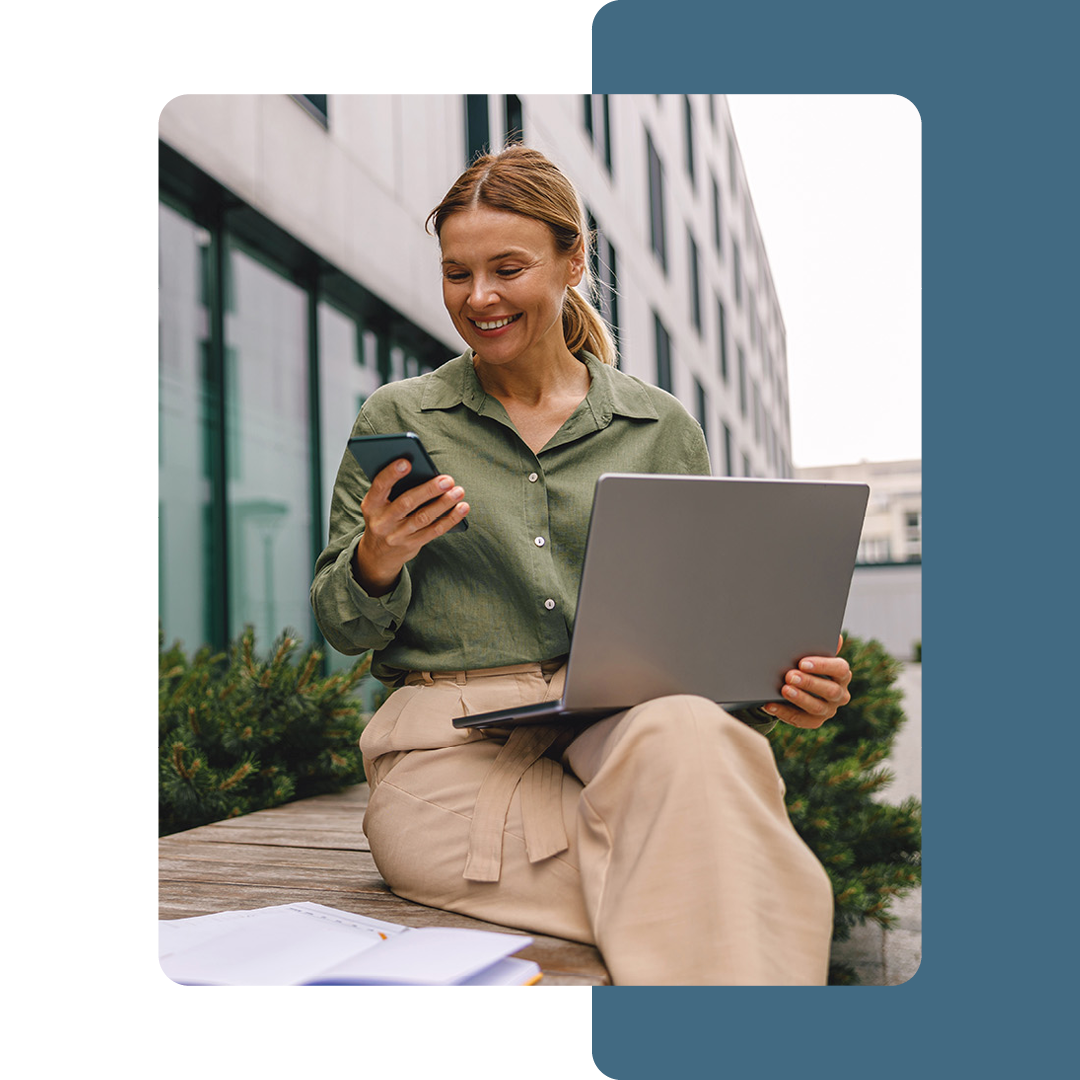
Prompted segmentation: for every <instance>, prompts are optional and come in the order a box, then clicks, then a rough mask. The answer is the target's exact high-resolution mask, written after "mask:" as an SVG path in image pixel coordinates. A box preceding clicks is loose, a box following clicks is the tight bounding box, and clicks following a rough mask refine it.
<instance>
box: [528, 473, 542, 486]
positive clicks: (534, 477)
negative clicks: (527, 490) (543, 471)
mask: <svg viewBox="0 0 1080 1080" xmlns="http://www.w3.org/2000/svg"><path fill="white" fill-rule="evenodd" d="M539 479H540V477H539V476H537V474H536V473H534V472H531V473H529V483H530V484H535V483H536V481H537V480H539Z"/></svg>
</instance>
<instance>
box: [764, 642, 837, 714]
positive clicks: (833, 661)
mask: <svg viewBox="0 0 1080 1080" xmlns="http://www.w3.org/2000/svg"><path fill="white" fill-rule="evenodd" d="M850 682H851V668H850V667H848V664H847V661H846V660H843V659H842V658H840V657H838V656H807V657H804V658H803V659H802V660H800V661H799V667H798V668H797V669H794V668H793V669H792V670H791V671H788V672H787V673H786V674H785V676H784V684H783V686H782V687H781V689H780V693H781V694H782V696H783V699H784V700H783V701H782V702H775V703H772V704H769V705H766V706H764V709H765V711H766V712H767V713H769V714H770V715H771V716H775V717H777V719H779V720H783V721H784V722H785V723H788V724H793V725H794V726H795V727H802V728H816V727H820V726H821V725H822V724H823V723H824V722H825V721H826V720H828V719H830V718H831V717H833V716H835V715H836V711H837V710H838V709H840V708H842V707H843V706H844V705H846V704H847V703H848V702H849V701H850V700H851V694H850V693H849V692H848V684H849V683H850Z"/></svg>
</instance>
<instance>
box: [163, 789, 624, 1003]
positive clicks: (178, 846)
mask: <svg viewBox="0 0 1080 1080" xmlns="http://www.w3.org/2000/svg"><path fill="white" fill-rule="evenodd" d="M367 797H368V787H367V784H358V785H357V786H355V787H352V788H348V789H347V790H345V791H343V792H341V793H340V794H335V795H319V796H316V797H315V798H313V799H301V800H299V801H298V802H293V803H286V804H285V805H284V806H278V807H275V808H274V809H273V810H260V811H258V812H257V813H254V814H247V815H245V816H243V817H238V818H231V819H230V820H228V821H219V822H215V823H214V824H213V825H202V826H200V827H199V828H197V829H188V830H187V831H186V832H181V833H174V834H173V835H171V836H163V837H161V839H160V841H159V856H160V869H159V872H158V874H159V876H158V881H159V886H158V888H159V894H158V900H159V918H162V919H179V918H184V917H186V916H189V915H209V914H211V913H213V912H215V911H225V910H241V909H248V908H257V907H268V906H270V905H272V904H291V903H295V902H296V901H299V900H310V901H313V902H315V903H319V904H326V905H327V906H328V907H336V908H341V909H343V910H345V911H352V912H355V913H356V914H358V915H368V916H370V917H372V918H376V919H385V920H387V921H388V922H396V923H402V924H404V925H406V926H462V927H471V928H473V929H477V930H503V931H508V932H511V933H521V931H520V930H515V929H514V928H513V927H509V926H498V925H495V924H494V923H488V922H481V921H480V920H478V919H470V918H469V917H468V916H465V915H456V914H454V913H453V912H449V911H441V910H439V909H437V908H429V907H424V906H423V905H421V904H414V903H412V902H411V901H409V900H402V899H401V898H400V897H398V896H395V895H394V894H393V893H392V892H390V890H389V889H388V888H387V886H386V883H385V882H384V881H383V880H382V878H381V877H380V876H379V872H378V870H376V868H375V863H374V861H373V860H372V858H371V851H370V849H369V848H368V843H367V839H366V838H365V836H364V834H363V830H362V828H361V821H362V819H363V816H364V807H365V806H366V805H367ZM530 936H531V937H532V938H533V939H534V943H533V944H532V945H531V946H530V947H529V948H527V949H523V950H522V951H521V952H520V953H518V954H517V955H518V956H522V957H525V958H526V959H529V960H535V961H536V963H538V964H539V965H540V968H541V970H542V971H543V973H544V977H543V979H542V980H541V981H540V984H539V985H540V986H604V985H607V984H609V983H610V979H609V977H608V973H607V969H606V968H605V967H604V963H603V960H602V959H601V958H600V954H599V953H598V952H597V951H596V949H594V948H593V947H592V946H591V945H582V944H580V943H579V942H576V941H565V940H563V939H562V938H555V937H546V936H544V935H542V934H530Z"/></svg>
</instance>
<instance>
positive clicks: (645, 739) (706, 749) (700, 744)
mask: <svg viewBox="0 0 1080 1080" xmlns="http://www.w3.org/2000/svg"><path fill="white" fill-rule="evenodd" d="M624 723H625V724H626V731H625V735H624V738H625V739H628V740H629V741H630V742H629V745H630V746H632V747H633V748H634V750H635V751H640V752H641V753H644V754H648V756H649V758H650V760H667V759H670V760H672V761H673V762H680V763H684V762H686V761H687V759H688V758H692V757H693V755H694V754H704V755H706V756H712V755H713V754H715V753H717V752H718V751H719V752H723V748H724V747H725V746H730V745H731V744H733V743H734V744H737V745H740V746H741V745H744V744H745V740H746V739H747V738H748V737H749V739H751V740H757V741H761V736H760V735H759V734H758V733H757V732H756V731H754V730H752V729H751V728H749V727H747V726H746V724H744V723H742V722H741V721H739V720H736V719H735V717H733V716H732V715H731V714H730V713H729V712H727V711H726V710H724V709H722V708H721V707H720V706H719V705H717V704H716V702H714V701H710V700H709V699H708V698H703V697H698V696H696V695H694V694H672V695H670V696H668V697H662V698H655V699H654V700H652V701H647V702H645V703H644V704H642V705H638V706H636V707H635V708H633V709H631V710H630V711H629V712H627V714H626V717H625V719H624Z"/></svg>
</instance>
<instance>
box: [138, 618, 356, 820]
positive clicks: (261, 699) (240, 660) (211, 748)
mask: <svg viewBox="0 0 1080 1080" xmlns="http://www.w3.org/2000/svg"><path fill="white" fill-rule="evenodd" d="M298 648H299V643H298V642H297V640H296V639H295V638H294V637H291V636H289V632H288V631H286V632H285V633H284V634H282V635H281V636H280V637H279V638H278V639H277V641H276V642H275V643H274V647H273V649H272V650H271V652H270V653H269V655H268V656H267V658H266V659H265V660H262V659H259V658H257V657H256V656H255V632H254V630H253V629H252V628H251V627H250V626H249V627H248V628H247V629H246V630H245V631H244V633H243V634H242V635H241V636H240V637H239V638H238V639H237V640H236V641H234V642H233V643H232V644H231V645H230V647H229V650H228V651H227V652H223V653H212V652H211V650H210V649H208V648H204V649H201V650H200V651H199V652H198V653H196V655H195V656H194V658H193V659H192V660H191V661H190V662H189V661H188V659H187V657H186V656H185V654H184V652H183V650H182V649H181V648H180V646H179V645H178V644H174V645H173V646H172V647H171V648H168V649H166V648H164V641H163V640H162V642H161V647H160V650H159V687H158V747H159V761H160V765H159V767H160V786H159V821H158V828H159V833H160V834H161V835H164V834H166V833H172V832H178V831H180V830H182V829H190V828H193V827H194V826H196V825H204V824H206V823H207V822H210V821H220V820H221V819H223V818H229V817H236V816H238V815H240V814H247V813H250V812H251V811H253V810H264V809H266V808H267V807H271V806H277V805H279V804H280V803H283V802H288V801H289V800H291V799H302V798H306V797H308V796H310V795H318V794H322V793H324V792H328V791H336V790H338V789H340V788H341V787H343V786H345V785H347V784H354V783H359V782H360V781H361V780H363V778H364V772H363V764H362V762H361V758H360V750H359V747H358V746H357V740H358V739H359V737H360V730H361V728H362V726H363V720H362V716H361V705H360V702H359V700H358V698H357V697H356V695H355V694H354V690H355V688H356V686H357V684H358V683H359V682H360V680H361V679H362V678H363V676H364V675H365V674H366V672H367V670H368V667H369V664H370V655H366V656H364V657H362V658H361V659H360V660H358V661H357V662H356V664H355V665H354V666H353V667H352V668H351V669H350V670H349V671H347V672H342V673H338V674H335V675H331V676H329V677H328V678H322V677H320V676H319V674H318V672H319V669H320V663H321V659H322V656H321V654H320V653H319V652H318V651H317V650H315V649H308V650H307V651H306V652H305V653H304V654H303V655H301V656H299V657H297V655H296V654H297V651H298Z"/></svg>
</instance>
